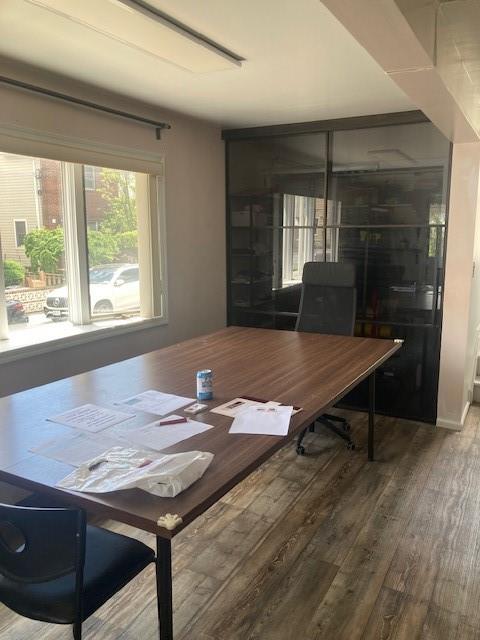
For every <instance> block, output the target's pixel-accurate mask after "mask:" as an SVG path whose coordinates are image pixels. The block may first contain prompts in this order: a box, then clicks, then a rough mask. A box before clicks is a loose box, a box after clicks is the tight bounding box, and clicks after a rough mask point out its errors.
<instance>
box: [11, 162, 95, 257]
mask: <svg viewBox="0 0 480 640" xmlns="http://www.w3.org/2000/svg"><path fill="white" fill-rule="evenodd" d="M61 185H62V174H61V163H60V162H58V161H56V160H48V159H45V158H31V157H28V156H21V155H14V154H10V153H0V235H1V240H2V254H3V259H4V260H5V259H8V260H16V261H18V262H21V263H22V264H23V265H24V266H25V267H28V266H29V264H30V262H29V259H28V258H27V256H26V255H25V249H24V247H23V240H24V237H25V235H26V234H27V233H29V232H30V231H32V230H33V229H38V228H42V227H43V228H46V229H54V228H55V227H58V226H62V224H63V205H62V186H61ZM103 187H104V182H103V178H102V173H101V169H100V168H99V167H93V166H86V167H85V206H86V210H87V223H88V226H89V227H91V228H93V229H97V228H98V225H99V222H100V221H101V219H102V218H103V216H104V214H105V209H106V206H107V203H106V201H105V199H104V198H103V197H102V188H103Z"/></svg>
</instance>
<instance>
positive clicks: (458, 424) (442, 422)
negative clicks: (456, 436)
mask: <svg viewBox="0 0 480 640" xmlns="http://www.w3.org/2000/svg"><path fill="white" fill-rule="evenodd" d="M469 409H470V401H468V402H467V403H466V404H465V407H464V409H463V412H462V417H461V419H460V420H446V419H444V418H437V427H442V428H443V429H451V430H452V431H461V430H462V429H463V425H464V424H465V420H466V418H467V413H468V410H469Z"/></svg>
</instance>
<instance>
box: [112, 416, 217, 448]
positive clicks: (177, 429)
mask: <svg viewBox="0 0 480 640" xmlns="http://www.w3.org/2000/svg"><path fill="white" fill-rule="evenodd" d="M181 417H182V416H176V415H171V416H168V419H169V420H177V419H180V418H181ZM209 429H212V425H210V424H204V423H203V422H197V421H196V420H191V419H190V418H187V422H183V423H177V424H170V425H159V421H158V420H157V421H155V422H151V423H150V424H147V425H146V426H145V427H141V428H140V429H132V430H131V431H129V433H128V434H125V435H124V437H125V439H126V440H128V441H129V442H134V443H136V444H140V445H142V446H143V447H148V448H149V449H154V450H155V451H162V449H167V448H168V447H172V446H173V445H174V444H177V442H181V441H182V440H187V439H188V438H191V437H192V436H196V435H197V434H199V433H203V432H204V431H208V430H209Z"/></svg>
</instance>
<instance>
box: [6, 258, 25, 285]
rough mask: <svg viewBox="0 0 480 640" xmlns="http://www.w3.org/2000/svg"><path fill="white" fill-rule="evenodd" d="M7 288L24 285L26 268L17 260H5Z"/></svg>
mask: <svg viewBox="0 0 480 640" xmlns="http://www.w3.org/2000/svg"><path fill="white" fill-rule="evenodd" d="M3 269H4V275H5V286H6V287H13V286H15V285H17V284H22V283H23V281H24V279H25V267H24V266H23V264H21V263H20V262H17V261H16V260H5V262H4V263H3Z"/></svg>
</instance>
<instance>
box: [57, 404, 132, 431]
mask: <svg viewBox="0 0 480 640" xmlns="http://www.w3.org/2000/svg"><path fill="white" fill-rule="evenodd" d="M131 417H132V416H131V415H130V414H128V413H123V412H122V411H115V410H114V409H105V408H104V407H99V406H97V405H95V404H83V405H82V406H81V407H76V408H75V409H70V411H65V413H61V414H60V415H58V416H53V418H48V420H49V421H50V422H58V423H59V424H64V425H66V426H67V427H73V428H74V429H81V430H83V431H90V432H91V433H96V432H97V431H102V430H103V429H107V428H108V427H113V425H115V424H119V423H120V422H123V421H124V420H130V419H131Z"/></svg>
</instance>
